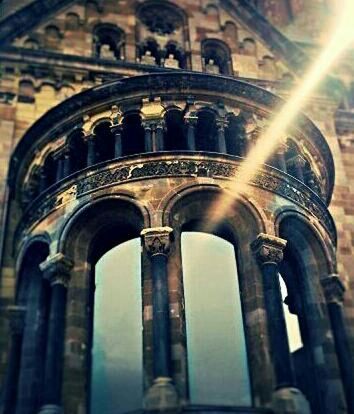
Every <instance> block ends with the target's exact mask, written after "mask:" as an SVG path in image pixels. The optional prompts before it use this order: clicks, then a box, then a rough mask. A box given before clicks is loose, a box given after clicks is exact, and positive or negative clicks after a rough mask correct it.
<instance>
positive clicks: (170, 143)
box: [164, 109, 187, 151]
mask: <svg viewBox="0 0 354 414" xmlns="http://www.w3.org/2000/svg"><path fill="white" fill-rule="evenodd" d="M165 122H166V130H165V136H164V144H165V149H166V150H167V151H173V150H185V149H187V143H186V138H185V128H184V120H183V113H182V111H181V110H179V109H170V110H168V111H167V113H166V116H165Z"/></svg>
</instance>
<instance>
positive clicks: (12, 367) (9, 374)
mask: <svg viewBox="0 0 354 414" xmlns="http://www.w3.org/2000/svg"><path fill="white" fill-rule="evenodd" d="M25 312H26V308H25V307H24V306H11V307H9V309H8V314H9V319H10V330H11V347H10V354H9V358H8V365H7V371H6V377H5V383H4V388H3V411H2V413H3V414H13V412H14V407H15V406H16V393H17V383H18V378H19V372H20V363H21V359H20V355H21V347H22V338H23V329H24V317H25Z"/></svg>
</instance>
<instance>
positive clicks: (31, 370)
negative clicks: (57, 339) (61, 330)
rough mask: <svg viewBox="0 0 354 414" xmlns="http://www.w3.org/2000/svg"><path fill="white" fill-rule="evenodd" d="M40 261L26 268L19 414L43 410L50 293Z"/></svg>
mask: <svg viewBox="0 0 354 414" xmlns="http://www.w3.org/2000/svg"><path fill="white" fill-rule="evenodd" d="M36 259H37V258H34V263H30V264H28V265H27V266H26V269H24V272H25V273H24V276H25V277H26V278H28V279H29V285H28V287H27V289H26V290H27V292H26V315H25V325H24V332H23V339H22V347H21V354H20V356H19V357H20V362H21V367H20V373H19V380H18V387H17V396H16V410H14V411H13V412H15V413H16V414H33V413H35V412H36V411H37V410H38V409H39V404H40V401H41V397H42V389H43V374H44V366H43V365H44V358H45V350H46V333H47V322H48V321H47V313H48V312H47V310H48V295H47V293H48V291H47V289H46V286H45V281H44V280H43V276H42V272H41V271H40V269H39V265H38V263H37V260H36Z"/></svg>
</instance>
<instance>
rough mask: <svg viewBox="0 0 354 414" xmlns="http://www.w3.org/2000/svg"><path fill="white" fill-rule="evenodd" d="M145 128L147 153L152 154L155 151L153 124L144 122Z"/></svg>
mask: <svg viewBox="0 0 354 414" xmlns="http://www.w3.org/2000/svg"><path fill="white" fill-rule="evenodd" d="M143 128H144V130H145V152H152V151H153V143H152V133H153V130H152V124H151V122H147V121H145V122H143Z"/></svg>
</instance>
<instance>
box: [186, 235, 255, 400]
mask: <svg viewBox="0 0 354 414" xmlns="http://www.w3.org/2000/svg"><path fill="white" fill-rule="evenodd" d="M181 243H182V267H183V285H184V298H185V315H186V331H187V332H186V335H187V352H188V380H189V399H190V402H191V403H192V404H205V405H219V406H221V405H222V406H250V405H251V391H250V382H249V372H248V364H247V351H246V344H245V335H244V326H243V317H242V309H241V299H240V291H239V285H238V275H237V267H236V258H235V250H234V246H233V245H232V244H231V243H229V242H228V241H226V240H224V239H222V238H220V237H218V236H215V235H212V234H206V233H200V232H183V233H182V240H181ZM221 373H222V374H221Z"/></svg>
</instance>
